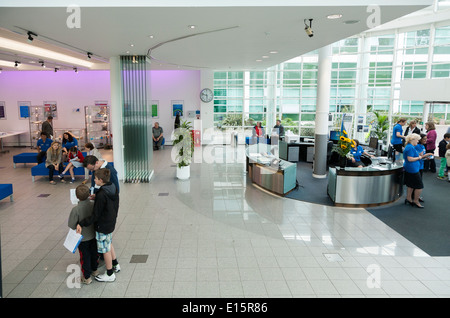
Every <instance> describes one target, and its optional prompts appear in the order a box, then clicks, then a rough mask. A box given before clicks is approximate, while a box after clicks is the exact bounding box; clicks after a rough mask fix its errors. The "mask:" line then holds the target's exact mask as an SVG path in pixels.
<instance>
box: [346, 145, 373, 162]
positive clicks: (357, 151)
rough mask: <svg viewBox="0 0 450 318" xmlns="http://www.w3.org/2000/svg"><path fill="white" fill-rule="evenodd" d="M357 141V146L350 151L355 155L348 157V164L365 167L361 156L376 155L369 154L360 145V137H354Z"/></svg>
mask: <svg viewBox="0 0 450 318" xmlns="http://www.w3.org/2000/svg"><path fill="white" fill-rule="evenodd" d="M353 140H354V141H355V147H352V148H351V149H350V153H351V154H352V155H353V157H352V158H351V159H348V166H350V167H358V168H362V167H365V164H364V163H363V162H362V161H361V156H362V155H366V156H369V157H372V158H373V157H374V156H373V155H370V154H368V153H367V152H366V151H365V150H364V148H363V147H362V146H360V145H359V141H358V139H353Z"/></svg>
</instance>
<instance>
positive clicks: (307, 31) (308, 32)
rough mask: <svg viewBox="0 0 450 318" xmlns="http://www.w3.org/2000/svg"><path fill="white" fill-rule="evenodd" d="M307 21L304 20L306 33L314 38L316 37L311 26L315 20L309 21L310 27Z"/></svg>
mask: <svg viewBox="0 0 450 318" xmlns="http://www.w3.org/2000/svg"><path fill="white" fill-rule="evenodd" d="M306 20H307V19H305V20H304V23H305V32H306V34H307V35H308V36H309V37H310V38H312V37H313V36H314V32H313V30H312V29H311V25H312V20H313V19H309V25H308V24H307V23H306Z"/></svg>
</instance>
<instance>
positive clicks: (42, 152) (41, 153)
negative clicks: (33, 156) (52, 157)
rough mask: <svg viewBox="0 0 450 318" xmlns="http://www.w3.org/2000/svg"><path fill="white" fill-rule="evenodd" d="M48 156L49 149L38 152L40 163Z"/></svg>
mask: <svg viewBox="0 0 450 318" xmlns="http://www.w3.org/2000/svg"><path fill="white" fill-rule="evenodd" d="M46 156H47V151H41V152H38V154H37V162H38V164H39V163H42V162H44V161H45V157H46Z"/></svg>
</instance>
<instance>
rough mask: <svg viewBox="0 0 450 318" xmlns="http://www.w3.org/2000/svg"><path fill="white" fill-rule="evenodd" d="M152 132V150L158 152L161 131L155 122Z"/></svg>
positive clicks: (161, 139) (161, 137)
mask: <svg viewBox="0 0 450 318" xmlns="http://www.w3.org/2000/svg"><path fill="white" fill-rule="evenodd" d="M152 132H153V150H159V148H160V147H161V144H162V141H163V129H162V127H160V126H159V123H158V122H155V126H153V128H152Z"/></svg>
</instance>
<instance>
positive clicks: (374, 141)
mask: <svg viewBox="0 0 450 318" xmlns="http://www.w3.org/2000/svg"><path fill="white" fill-rule="evenodd" d="M369 148H372V149H374V150H377V148H378V138H375V137H370V140H369Z"/></svg>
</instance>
